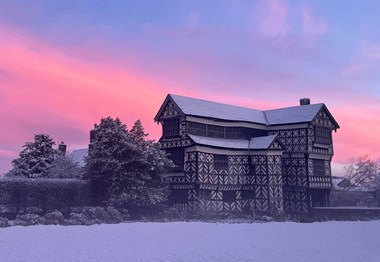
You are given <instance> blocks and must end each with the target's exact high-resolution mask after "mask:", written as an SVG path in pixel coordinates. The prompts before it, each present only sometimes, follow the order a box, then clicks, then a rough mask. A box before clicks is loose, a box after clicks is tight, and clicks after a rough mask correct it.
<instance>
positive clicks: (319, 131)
mask: <svg viewBox="0 0 380 262" xmlns="http://www.w3.org/2000/svg"><path fill="white" fill-rule="evenodd" d="M315 142H316V143H320V144H325V145H330V144H331V130H330V129H328V128H326V127H320V126H316V127H315Z"/></svg>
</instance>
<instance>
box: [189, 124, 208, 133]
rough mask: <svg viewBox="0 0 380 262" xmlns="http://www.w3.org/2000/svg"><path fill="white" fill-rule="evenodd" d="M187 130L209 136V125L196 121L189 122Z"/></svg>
mask: <svg viewBox="0 0 380 262" xmlns="http://www.w3.org/2000/svg"><path fill="white" fill-rule="evenodd" d="M187 132H188V133H189V134H191V135H198V136H207V125H205V124H201V123H195V122H188V123H187Z"/></svg>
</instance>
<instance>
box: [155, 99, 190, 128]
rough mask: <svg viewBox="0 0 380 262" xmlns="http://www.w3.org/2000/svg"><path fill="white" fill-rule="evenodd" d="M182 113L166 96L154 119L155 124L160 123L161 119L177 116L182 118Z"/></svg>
mask: <svg viewBox="0 0 380 262" xmlns="http://www.w3.org/2000/svg"><path fill="white" fill-rule="evenodd" d="M183 115H184V114H183V112H182V111H181V110H180V109H179V107H178V106H177V105H176V104H175V103H174V101H173V100H172V98H171V97H170V95H168V96H167V97H166V99H165V101H164V103H163V104H162V106H161V108H160V110H159V111H158V113H157V115H156V117H155V118H154V121H155V122H160V121H162V120H163V119H167V118H173V117H178V116H183Z"/></svg>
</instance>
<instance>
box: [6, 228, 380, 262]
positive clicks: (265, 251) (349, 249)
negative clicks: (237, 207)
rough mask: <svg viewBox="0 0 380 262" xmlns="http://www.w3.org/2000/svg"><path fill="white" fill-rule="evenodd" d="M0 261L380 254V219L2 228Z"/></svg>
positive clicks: (368, 261) (368, 258) (378, 257)
mask: <svg viewBox="0 0 380 262" xmlns="http://www.w3.org/2000/svg"><path fill="white" fill-rule="evenodd" d="M0 261H1V262H8V261H12V262H16V261H28V262H32V261H38V262H50V261H70V262H74V261H107V262H113V261H123V262H124V261H127V262H135V261H218V262H221V261H289V262H290V261H291V262H297V261H302V262H304V261H307V262H313V261H316V262H323V261H334V262H339V261H344V262H350V261H352V262H358V261H365V262H372V261H373V262H375V261H376V262H379V261H380V221H370V222H324V223H311V224H301V223H290V222H286V223H274V222H273V223H261V224H260V223H254V224H248V223H244V224H227V223H201V222H188V223H186V222H175V223H127V224H118V225H94V226H30V227H11V228H0Z"/></svg>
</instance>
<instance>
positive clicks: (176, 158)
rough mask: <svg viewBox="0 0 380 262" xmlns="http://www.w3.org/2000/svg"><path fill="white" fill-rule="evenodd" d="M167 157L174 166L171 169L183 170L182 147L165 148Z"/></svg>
mask: <svg viewBox="0 0 380 262" xmlns="http://www.w3.org/2000/svg"><path fill="white" fill-rule="evenodd" d="M166 153H167V154H168V158H169V159H170V160H171V161H173V163H174V165H175V167H174V168H173V171H183V164H184V150H183V148H169V149H166Z"/></svg>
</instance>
